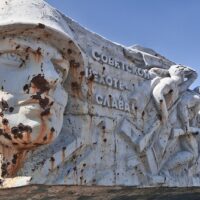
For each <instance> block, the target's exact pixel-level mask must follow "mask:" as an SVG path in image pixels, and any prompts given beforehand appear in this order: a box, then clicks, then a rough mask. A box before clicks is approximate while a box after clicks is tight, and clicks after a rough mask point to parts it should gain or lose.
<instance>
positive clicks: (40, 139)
mask: <svg viewBox="0 0 200 200" xmlns="http://www.w3.org/2000/svg"><path fill="white" fill-rule="evenodd" d="M41 121H42V124H41V128H40V132H39V134H38V136H37V138H36V139H35V140H34V141H33V144H35V143H43V138H44V137H45V134H46V131H47V125H46V123H45V120H44V119H41Z"/></svg>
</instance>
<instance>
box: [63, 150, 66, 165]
mask: <svg viewBox="0 0 200 200" xmlns="http://www.w3.org/2000/svg"><path fill="white" fill-rule="evenodd" d="M65 150H66V147H63V148H62V164H64V162H65Z"/></svg>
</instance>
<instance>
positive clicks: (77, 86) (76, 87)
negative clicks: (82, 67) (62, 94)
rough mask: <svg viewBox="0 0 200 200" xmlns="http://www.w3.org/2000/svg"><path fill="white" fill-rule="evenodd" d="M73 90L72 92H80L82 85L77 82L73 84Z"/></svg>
mask: <svg viewBox="0 0 200 200" xmlns="http://www.w3.org/2000/svg"><path fill="white" fill-rule="evenodd" d="M71 88H72V90H79V89H80V85H79V84H78V83H77V82H71Z"/></svg>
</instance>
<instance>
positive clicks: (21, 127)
mask: <svg viewBox="0 0 200 200" xmlns="http://www.w3.org/2000/svg"><path fill="white" fill-rule="evenodd" d="M24 127H25V126H24V125H23V124H22V123H20V124H18V129H19V132H23V131H24Z"/></svg>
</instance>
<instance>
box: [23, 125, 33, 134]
mask: <svg viewBox="0 0 200 200" xmlns="http://www.w3.org/2000/svg"><path fill="white" fill-rule="evenodd" d="M24 131H25V132H27V133H32V131H33V130H32V128H31V127H30V126H24Z"/></svg>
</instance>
